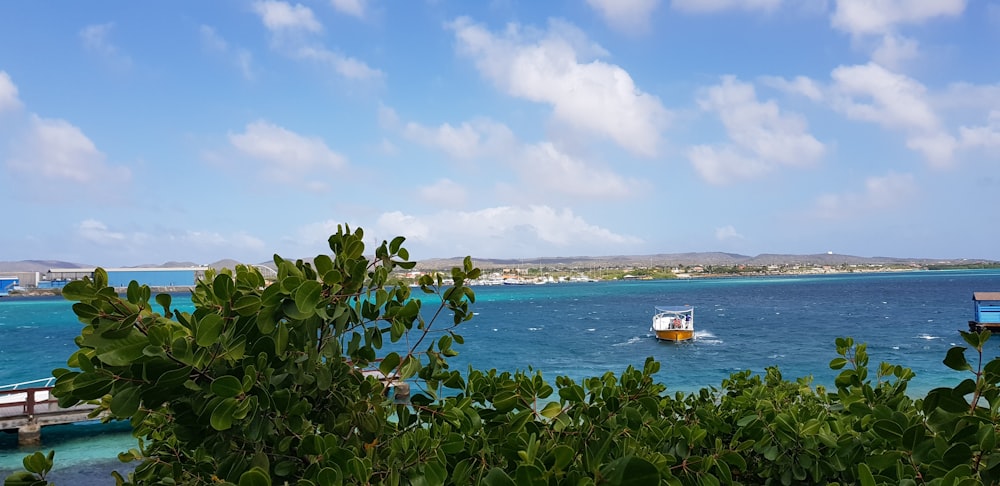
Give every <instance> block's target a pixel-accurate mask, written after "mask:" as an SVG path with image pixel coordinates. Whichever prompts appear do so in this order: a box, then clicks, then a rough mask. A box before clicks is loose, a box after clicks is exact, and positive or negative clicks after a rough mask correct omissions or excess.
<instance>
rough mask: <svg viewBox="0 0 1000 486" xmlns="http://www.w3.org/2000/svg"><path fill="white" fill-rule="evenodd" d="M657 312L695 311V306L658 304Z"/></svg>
mask: <svg viewBox="0 0 1000 486" xmlns="http://www.w3.org/2000/svg"><path fill="white" fill-rule="evenodd" d="M656 311H657V312H691V311H694V307H691V306H689V305H658V306H656Z"/></svg>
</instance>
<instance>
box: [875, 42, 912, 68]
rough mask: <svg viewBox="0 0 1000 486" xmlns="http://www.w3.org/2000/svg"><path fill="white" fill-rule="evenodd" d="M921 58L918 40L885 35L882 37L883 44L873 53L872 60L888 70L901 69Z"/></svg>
mask: <svg viewBox="0 0 1000 486" xmlns="http://www.w3.org/2000/svg"><path fill="white" fill-rule="evenodd" d="M919 56H920V44H919V43H918V42H917V41H916V40H914V39H910V38H907V37H903V36H901V35H896V34H885V35H883V36H882V42H881V44H879V46H878V48H876V49H875V52H873V53H872V60H873V61H875V62H876V63H878V64H881V65H882V66H885V67H887V68H890V69H899V68H900V67H902V66H903V65H904V64H906V63H907V62H909V61H912V60H914V59H917V58H918V57H919Z"/></svg>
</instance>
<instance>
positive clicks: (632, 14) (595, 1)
mask: <svg viewBox="0 0 1000 486" xmlns="http://www.w3.org/2000/svg"><path fill="white" fill-rule="evenodd" d="M587 4H588V5H590V7H591V8H593V9H594V10H597V12H598V13H600V14H601V16H602V17H604V20H605V21H606V22H607V23H608V24H609V25H611V27H612V28H614V29H615V30H619V31H622V32H625V33H631V32H636V31H645V30H647V29H648V28H649V19H650V17H651V15H652V13H653V11H654V10H656V7H657V6H659V4H660V0H587Z"/></svg>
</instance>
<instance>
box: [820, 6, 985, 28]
mask: <svg viewBox="0 0 1000 486" xmlns="http://www.w3.org/2000/svg"><path fill="white" fill-rule="evenodd" d="M965 4H966V2H965V0H837V6H836V9H835V10H834V12H833V16H832V17H831V23H832V24H833V26H834V27H835V28H837V29H840V30H842V31H844V32H847V33H850V34H854V35H865V34H884V33H887V32H892V31H893V30H894V29H895V28H896V26H898V25H903V24H920V23H923V22H926V21H927V20H930V19H933V18H937V17H956V16H959V15H961V14H962V12H963V11H964V10H965Z"/></svg>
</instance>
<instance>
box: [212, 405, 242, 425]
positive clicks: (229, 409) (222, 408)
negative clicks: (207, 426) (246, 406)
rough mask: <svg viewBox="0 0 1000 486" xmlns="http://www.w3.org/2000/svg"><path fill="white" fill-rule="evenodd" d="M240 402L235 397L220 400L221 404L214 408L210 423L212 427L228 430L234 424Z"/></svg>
mask: <svg viewBox="0 0 1000 486" xmlns="http://www.w3.org/2000/svg"><path fill="white" fill-rule="evenodd" d="M238 405H239V402H237V401H236V399H234V398H226V399H223V400H221V401H220V402H219V404H218V405H217V406H216V407H215V409H214V410H212V417H211V419H210V423H211V425H212V428H213V429H215V430H228V429H229V428H230V427H232V426H233V418H234V417H233V414H234V413H235V412H236V407H237V406H238Z"/></svg>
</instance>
